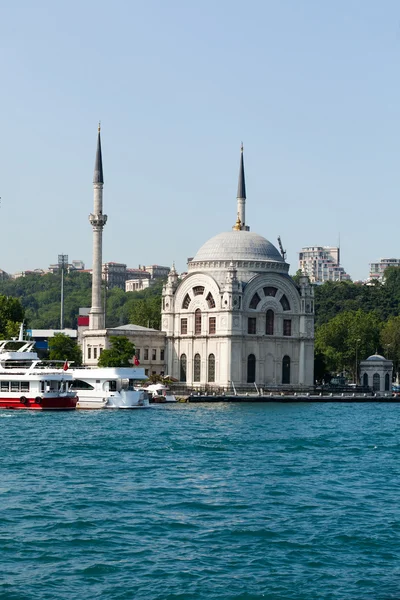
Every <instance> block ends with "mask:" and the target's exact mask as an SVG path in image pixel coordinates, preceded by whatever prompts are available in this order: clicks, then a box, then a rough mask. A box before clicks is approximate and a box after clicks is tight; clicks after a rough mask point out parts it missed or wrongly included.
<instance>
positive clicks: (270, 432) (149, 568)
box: [0, 403, 400, 600]
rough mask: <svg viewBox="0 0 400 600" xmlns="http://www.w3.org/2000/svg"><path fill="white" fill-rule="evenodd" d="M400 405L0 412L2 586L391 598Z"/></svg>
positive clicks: (278, 599)
mask: <svg viewBox="0 0 400 600" xmlns="http://www.w3.org/2000/svg"><path fill="white" fill-rule="evenodd" d="M399 411H400V404H389V403H387V404H373V403H371V404H335V403H329V404H318V403H315V404H314V403H304V404H297V403H296V404H278V403H266V404H259V403H257V404H253V403H244V404H238V403H234V404H229V403H216V404H175V405H159V406H154V408H152V409H149V410H133V411H124V410H102V411H75V412H65V413H51V412H29V411H2V412H0V436H1V437H0V439H1V445H0V561H1V562H0V599H1V600H47V599H57V600H75V599H77V600H78V599H79V600H91V599H104V600H134V599H135V600H148V599H149V600H178V599H179V600H203V599H204V600H205V599H207V600H214V599H215V600H217V599H218V600H221V599H222V600H259V599H260V600H261V599H268V600H292V599H293V600H311V599H316V600H325V599H326V600H328V599H329V600H350V599H351V600H364V599H365V600H367V599H368V600H389V599H395V600H399V599H400V503H399V483H400V477H399V475H400V434H399V422H400V419H399Z"/></svg>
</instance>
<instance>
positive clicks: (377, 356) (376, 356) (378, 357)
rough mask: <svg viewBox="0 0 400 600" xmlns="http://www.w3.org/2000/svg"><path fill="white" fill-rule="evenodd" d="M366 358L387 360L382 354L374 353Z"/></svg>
mask: <svg viewBox="0 0 400 600" xmlns="http://www.w3.org/2000/svg"><path fill="white" fill-rule="evenodd" d="M366 360H386V358H385V357H384V356H382V355H381V354H372V355H371V356H368V358H367V359H366Z"/></svg>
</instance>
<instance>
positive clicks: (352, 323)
mask: <svg viewBox="0 0 400 600" xmlns="http://www.w3.org/2000/svg"><path fill="white" fill-rule="evenodd" d="M380 329H381V321H380V319H379V316H378V315H377V314H376V313H373V312H371V313H366V312H364V311H362V310H361V309H359V310H356V311H345V312H341V313H339V314H338V315H336V317H334V318H333V319H331V320H330V321H329V322H328V323H324V324H323V325H321V327H319V328H318V329H317V331H316V336H315V349H316V353H317V354H321V355H322V356H323V358H324V361H325V363H326V365H327V368H328V369H329V370H330V371H331V372H335V373H338V372H342V371H346V372H348V373H351V374H352V376H353V378H355V375H356V368H355V365H356V354H357V359H358V360H362V359H365V358H367V357H368V356H369V355H370V354H374V353H375V352H376V351H377V350H379V349H380Z"/></svg>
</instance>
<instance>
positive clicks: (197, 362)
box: [193, 354, 201, 381]
mask: <svg viewBox="0 0 400 600" xmlns="http://www.w3.org/2000/svg"><path fill="white" fill-rule="evenodd" d="M200 370H201V359H200V354H195V355H194V361H193V381H200V375H201V372H200Z"/></svg>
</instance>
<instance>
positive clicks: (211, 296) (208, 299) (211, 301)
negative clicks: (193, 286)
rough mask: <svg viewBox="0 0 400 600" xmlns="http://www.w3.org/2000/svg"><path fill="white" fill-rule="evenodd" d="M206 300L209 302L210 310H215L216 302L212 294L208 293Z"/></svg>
mask: <svg viewBox="0 0 400 600" xmlns="http://www.w3.org/2000/svg"><path fill="white" fill-rule="evenodd" d="M206 300H207V304H208V308H215V300H214V298H213V295H212V293H211V292H208V294H207V298H206Z"/></svg>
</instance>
